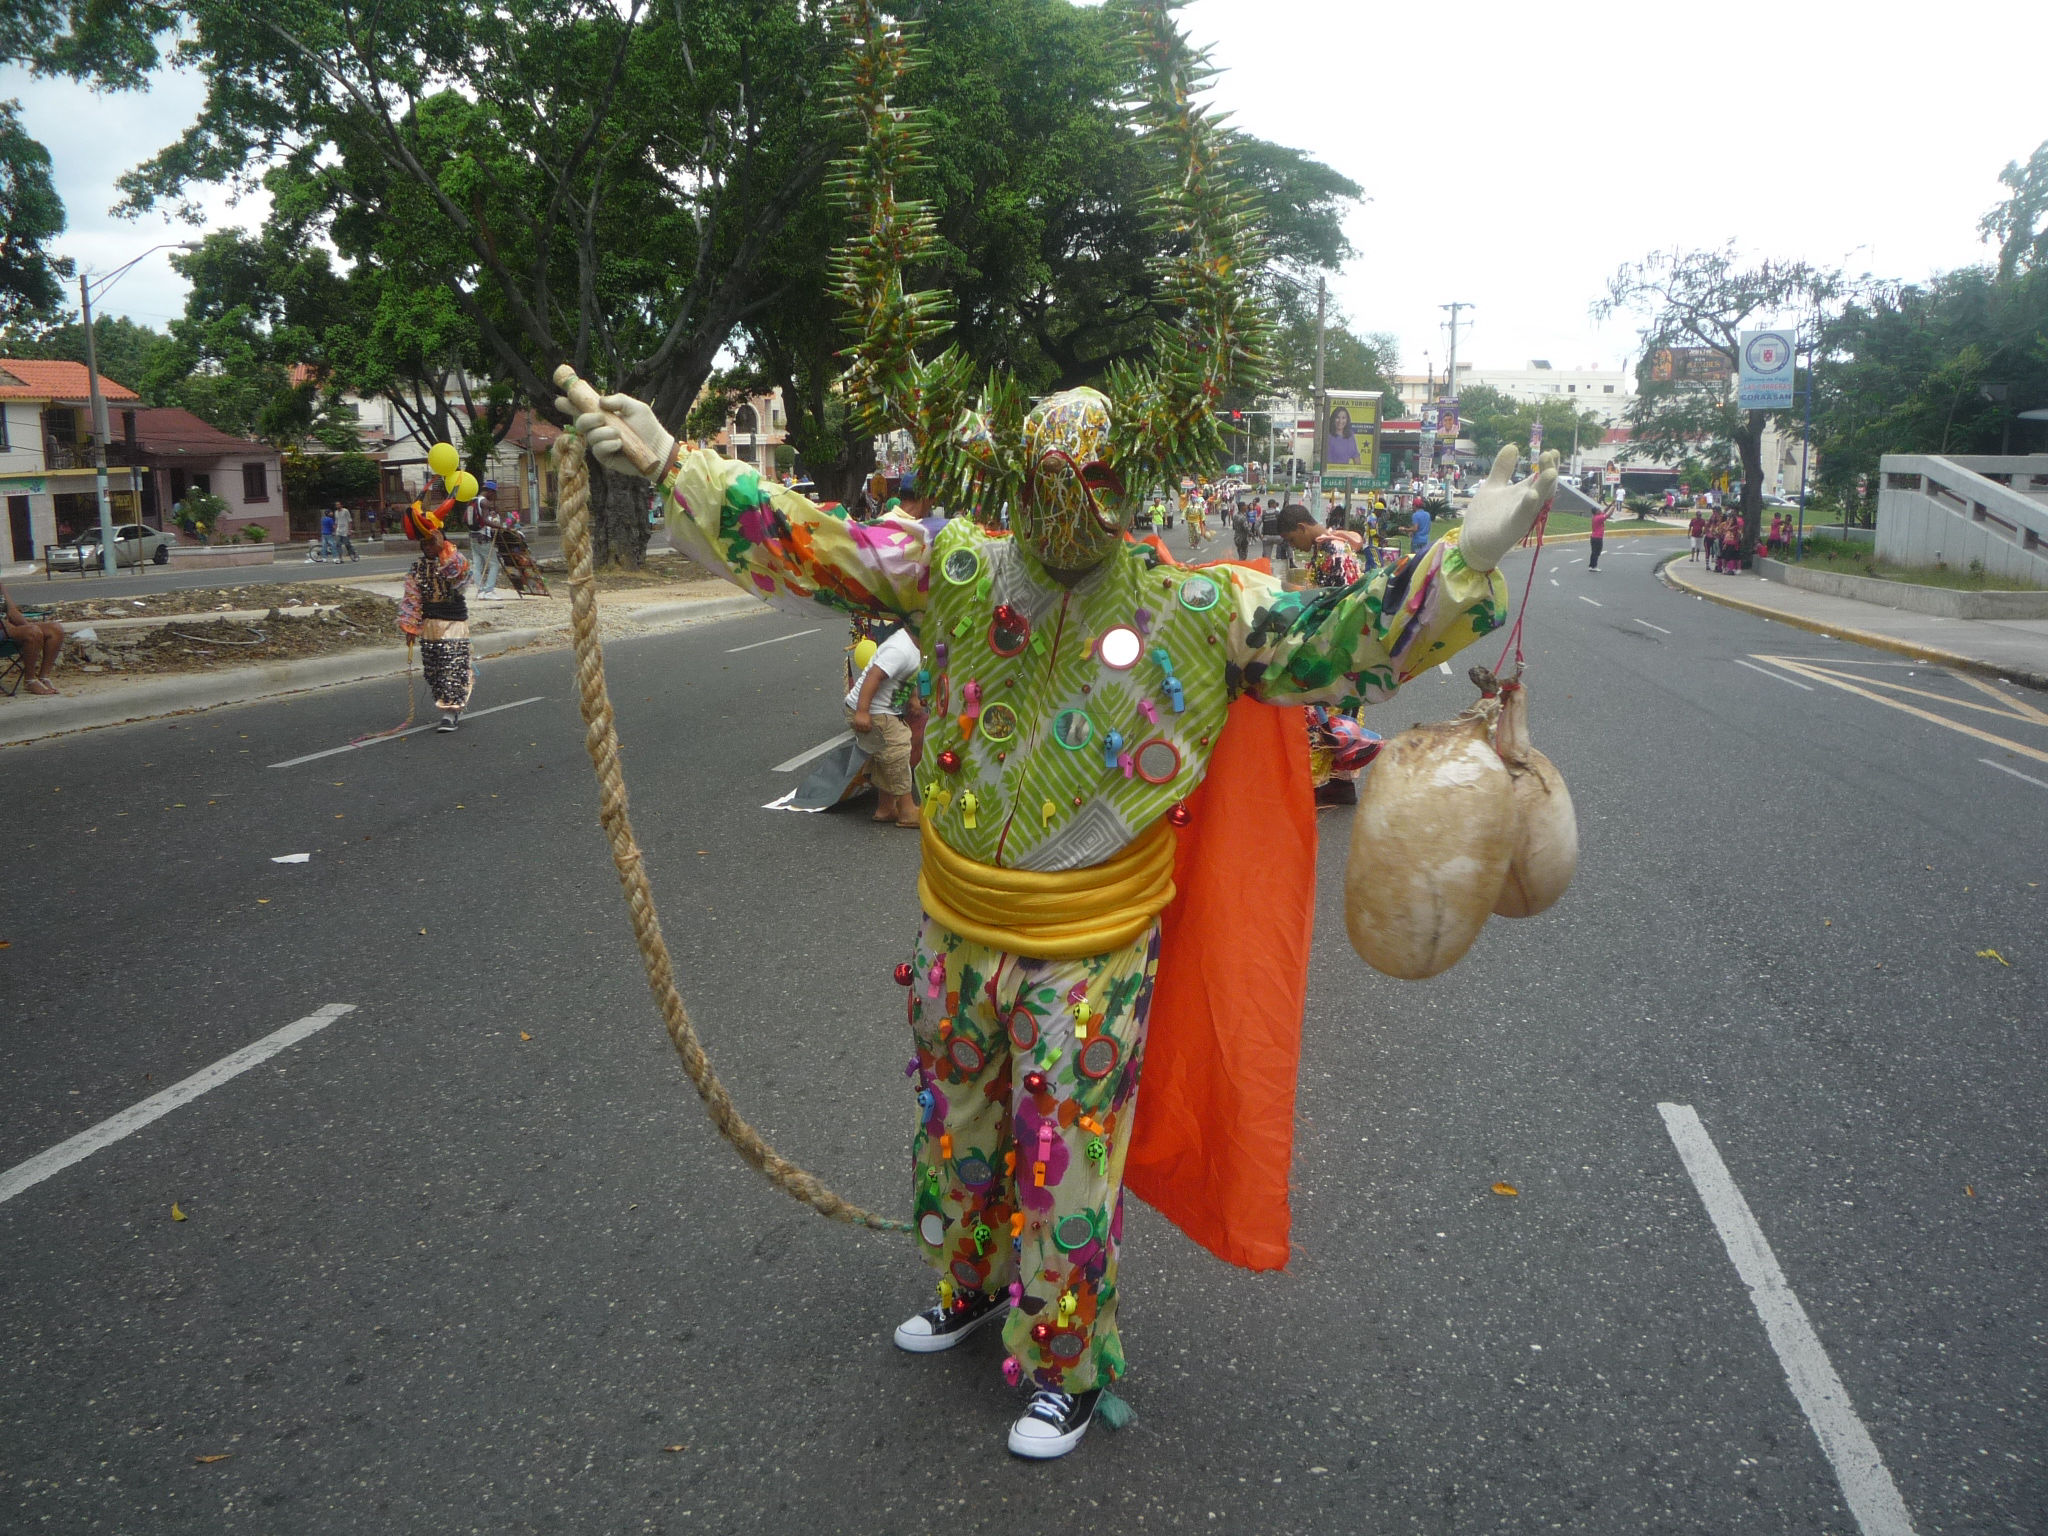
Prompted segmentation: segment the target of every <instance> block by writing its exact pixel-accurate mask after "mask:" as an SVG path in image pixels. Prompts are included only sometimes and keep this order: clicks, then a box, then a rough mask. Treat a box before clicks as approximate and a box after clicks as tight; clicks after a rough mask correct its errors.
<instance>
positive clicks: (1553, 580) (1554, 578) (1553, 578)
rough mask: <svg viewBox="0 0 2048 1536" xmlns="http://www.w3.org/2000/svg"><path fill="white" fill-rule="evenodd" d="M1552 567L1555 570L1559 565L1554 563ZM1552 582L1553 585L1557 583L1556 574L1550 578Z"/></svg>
mask: <svg viewBox="0 0 2048 1536" xmlns="http://www.w3.org/2000/svg"><path fill="white" fill-rule="evenodd" d="M1551 569H1552V570H1553V571H1554V570H1556V569H1557V567H1556V566H1554V565H1553V566H1552V567H1551ZM1550 584H1551V585H1552V586H1553V587H1554V586H1556V585H1557V578H1556V577H1555V576H1553V577H1551V578H1550Z"/></svg>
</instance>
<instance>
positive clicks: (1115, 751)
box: [1102, 731, 1124, 768]
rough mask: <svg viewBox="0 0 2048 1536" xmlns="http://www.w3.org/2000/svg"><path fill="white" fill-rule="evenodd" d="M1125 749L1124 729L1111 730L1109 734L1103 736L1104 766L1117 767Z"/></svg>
mask: <svg viewBox="0 0 2048 1536" xmlns="http://www.w3.org/2000/svg"><path fill="white" fill-rule="evenodd" d="M1123 750H1124V733H1123V732H1122V731H1111V732H1110V733H1109V734H1108V735H1107V736H1104V737H1103V738H1102V766H1103V767H1104V768H1115V767H1116V766H1117V760H1118V758H1119V757H1120V756H1121V755H1122V753H1123Z"/></svg>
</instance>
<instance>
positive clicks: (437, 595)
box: [398, 497, 476, 731]
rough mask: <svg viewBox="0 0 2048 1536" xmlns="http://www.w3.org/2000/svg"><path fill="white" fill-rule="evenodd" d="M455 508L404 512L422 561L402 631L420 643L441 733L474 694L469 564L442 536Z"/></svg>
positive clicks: (409, 590)
mask: <svg viewBox="0 0 2048 1536" xmlns="http://www.w3.org/2000/svg"><path fill="white" fill-rule="evenodd" d="M455 505H456V503H455V499H454V498H453V497H450V498H449V499H448V500H446V501H444V502H442V503H441V504H440V505H439V506H438V507H435V508H432V509H429V508H428V507H426V506H425V505H424V504H423V503H421V502H418V501H416V502H414V503H413V504H412V505H411V506H410V507H408V508H407V509H406V512H405V536H406V537H407V538H409V539H417V540H418V541H419V546H420V557H419V559H417V560H415V561H414V562H413V563H412V567H411V568H410V569H409V570H407V571H406V573H405V596H404V597H403V598H402V599H401V600H400V602H399V605H398V627H399V628H400V629H401V630H403V631H404V632H405V637H406V640H407V641H408V643H410V642H412V641H417V642H418V643H419V648H420V672H421V674H422V675H423V676H425V678H426V680H427V687H428V689H429V690H430V691H431V692H432V693H433V695H434V707H435V708H436V709H438V710H439V711H440V712H441V723H440V724H439V725H438V726H436V727H435V729H436V730H439V731H452V730H454V729H455V727H456V724H457V723H458V722H459V721H460V719H461V718H462V712H463V710H465V709H467V708H468V707H469V696H470V694H471V693H472V692H474V691H475V688H476V666H475V664H474V662H473V661H472V659H471V657H470V651H469V605H468V603H467V602H466V601H464V599H463V595H462V589H463V587H464V585H465V584H467V582H468V581H469V562H468V561H467V560H465V559H463V558H462V556H461V554H460V553H459V552H458V551H457V550H456V548H455V546H454V544H452V543H451V542H449V539H448V537H447V535H446V534H445V533H444V532H443V531H442V530H443V529H444V527H445V526H446V523H447V519H448V515H449V514H450V513H451V512H453V511H454V510H455Z"/></svg>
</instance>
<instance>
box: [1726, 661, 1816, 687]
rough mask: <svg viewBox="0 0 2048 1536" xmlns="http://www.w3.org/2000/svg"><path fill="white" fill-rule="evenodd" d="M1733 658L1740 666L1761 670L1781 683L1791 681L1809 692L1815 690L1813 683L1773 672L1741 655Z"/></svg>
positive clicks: (1794, 685)
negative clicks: (1746, 659) (1744, 658)
mask: <svg viewBox="0 0 2048 1536" xmlns="http://www.w3.org/2000/svg"><path fill="white" fill-rule="evenodd" d="M1733 659H1734V662H1735V665H1737V666H1738V667H1747V668H1749V670H1750V671H1752V672H1761V673H1762V674H1763V675H1764V676H1765V677H1768V678H1771V679H1772V680H1773V681H1776V682H1780V683H1790V684H1791V685H1792V686H1793V687H1794V688H1804V689H1805V690H1806V691H1807V692H1808V693H1811V692H1813V688H1812V685H1811V684H1808V683H1802V682H1799V681H1797V680H1796V679H1793V678H1789V677H1786V676H1785V675H1784V674H1783V673H1780V672H1773V671H1772V670H1771V669H1770V668H1769V667H1760V666H1758V665H1757V664H1756V663H1755V662H1753V661H1744V660H1743V659H1742V658H1741V657H1740V656H1737V657H1735V658H1733Z"/></svg>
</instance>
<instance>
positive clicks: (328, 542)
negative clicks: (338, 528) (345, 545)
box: [320, 512, 334, 560]
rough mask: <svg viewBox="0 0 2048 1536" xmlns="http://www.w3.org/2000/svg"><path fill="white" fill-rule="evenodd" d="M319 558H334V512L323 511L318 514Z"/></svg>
mask: <svg viewBox="0 0 2048 1536" xmlns="http://www.w3.org/2000/svg"><path fill="white" fill-rule="evenodd" d="M320 558H321V559H322V560H332V559H333V558H334V514H333V513H332V512H323V513H322V514H321V515H320Z"/></svg>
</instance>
